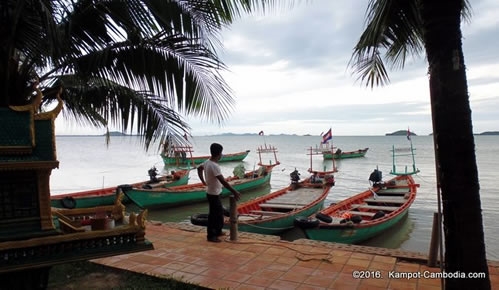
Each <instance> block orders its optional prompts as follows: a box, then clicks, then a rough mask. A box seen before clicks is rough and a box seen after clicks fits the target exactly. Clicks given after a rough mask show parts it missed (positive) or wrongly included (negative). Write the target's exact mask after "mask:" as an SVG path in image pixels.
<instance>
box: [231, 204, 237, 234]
mask: <svg viewBox="0 0 499 290" xmlns="http://www.w3.org/2000/svg"><path fill="white" fill-rule="evenodd" d="M230 240H231V241H237V204H236V198H235V197H234V196H233V195H231V196H230Z"/></svg>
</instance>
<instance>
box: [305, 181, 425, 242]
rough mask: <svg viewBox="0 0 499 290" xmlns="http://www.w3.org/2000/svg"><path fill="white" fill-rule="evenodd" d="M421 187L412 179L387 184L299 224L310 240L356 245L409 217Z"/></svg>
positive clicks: (377, 185)
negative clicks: (410, 209) (408, 214)
mask: <svg viewBox="0 0 499 290" xmlns="http://www.w3.org/2000/svg"><path fill="white" fill-rule="evenodd" d="M418 187H419V184H416V183H415V182H414V179H413V178H412V176H411V175H399V176H396V177H395V178H393V179H391V180H389V181H387V182H378V183H376V184H375V185H374V186H373V187H372V188H370V189H368V190H366V191H364V192H361V193H359V194H357V195H355V196H352V197H350V198H347V199H345V200H343V201H341V202H339V203H337V204H334V205H331V206H329V207H327V208H325V209H323V210H322V211H320V212H319V213H317V214H316V215H311V216H309V217H308V218H307V220H300V219H298V220H295V225H297V226H299V227H301V228H303V230H304V232H305V234H306V236H307V238H309V239H312V240H318V241H327V242H336V243H345V244H355V243H360V242H362V241H365V240H367V239H369V238H372V237H374V236H377V235H379V234H381V233H382V232H383V231H385V230H387V229H388V228H391V227H393V226H394V225H396V224H397V223H398V222H399V221H400V220H401V219H402V218H403V217H404V216H406V215H407V213H408V211H409V208H410V206H411V205H412V203H413V202H414V200H415V198H416V192H417V188H418Z"/></svg>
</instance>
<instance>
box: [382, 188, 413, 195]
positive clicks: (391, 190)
mask: <svg viewBox="0 0 499 290" xmlns="http://www.w3.org/2000/svg"><path fill="white" fill-rule="evenodd" d="M410 192H411V191H410V190H409V188H386V189H380V190H378V191H377V193H378V194H406V193H410Z"/></svg>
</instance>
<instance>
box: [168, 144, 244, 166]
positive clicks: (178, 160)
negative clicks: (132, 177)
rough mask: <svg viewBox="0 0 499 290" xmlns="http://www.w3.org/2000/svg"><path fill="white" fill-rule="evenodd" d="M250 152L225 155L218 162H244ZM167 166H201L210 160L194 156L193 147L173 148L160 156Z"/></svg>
mask: <svg viewBox="0 0 499 290" xmlns="http://www.w3.org/2000/svg"><path fill="white" fill-rule="evenodd" d="M249 152H250V150H246V151H241V152H236V153H229V154H223V156H222V158H221V159H220V160H219V161H218V162H236V161H242V160H243V159H244V158H246V156H248V154H249ZM160 156H161V158H162V159H163V162H164V164H165V166H177V167H178V166H181V165H192V166H195V165H196V164H201V163H203V162H205V161H206V160H207V159H210V156H209V155H204V156H192V146H172V148H170V149H167V150H165V151H163V152H161V154H160Z"/></svg>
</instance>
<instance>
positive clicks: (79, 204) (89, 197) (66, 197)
mask: <svg viewBox="0 0 499 290" xmlns="http://www.w3.org/2000/svg"><path fill="white" fill-rule="evenodd" d="M151 170H152V169H151ZM151 170H150V171H149V173H150V177H151V178H150V179H149V180H147V181H141V182H137V183H134V184H130V185H120V187H122V188H129V187H135V188H142V187H146V188H158V187H159V188H167V187H170V186H179V185H184V184H187V182H188V181H189V172H190V170H177V171H175V172H174V173H173V174H169V175H166V176H162V177H156V175H154V177H153V176H151V173H152V172H151ZM154 170H155V168H154ZM116 189H117V187H116V186H114V187H106V188H101V189H93V190H87V191H80V192H73V193H66V194H60V195H52V196H51V197H50V204H51V206H52V207H56V208H68V209H73V208H89V207H96V206H102V205H113V204H114V203H115V200H116ZM122 202H123V203H127V202H129V200H128V199H127V197H126V196H125V197H124V199H123V201H122Z"/></svg>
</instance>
